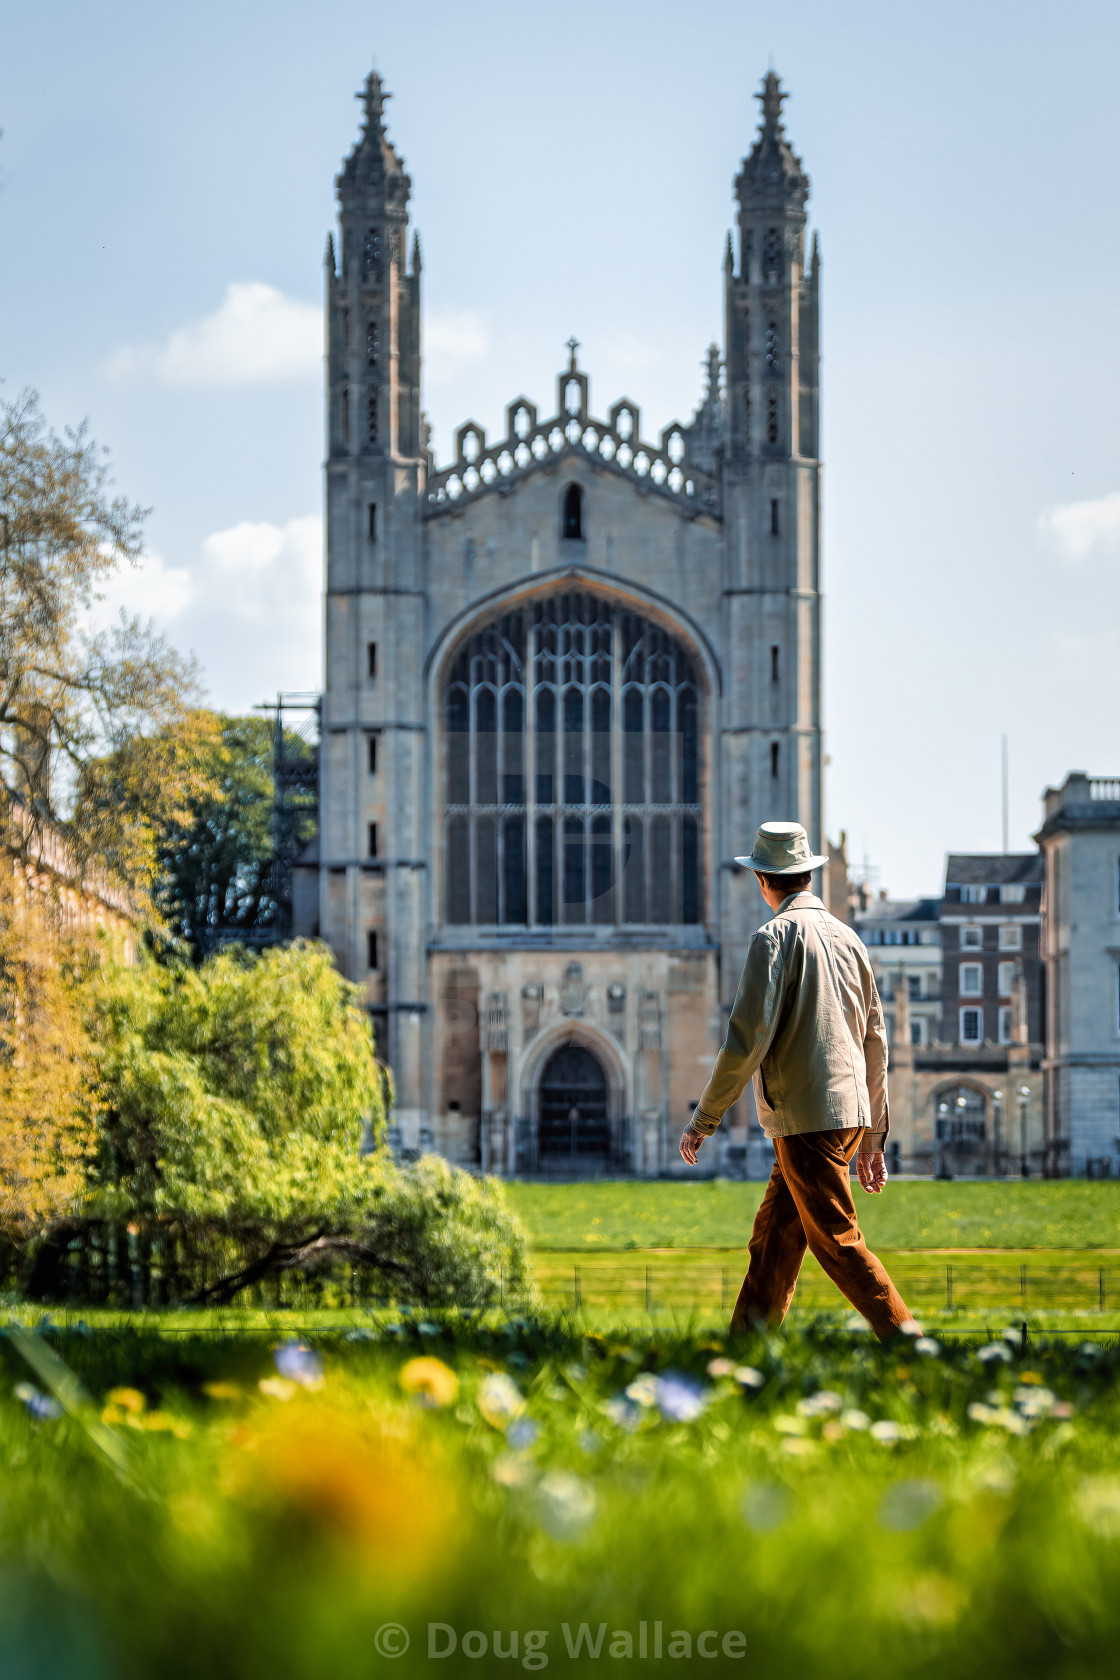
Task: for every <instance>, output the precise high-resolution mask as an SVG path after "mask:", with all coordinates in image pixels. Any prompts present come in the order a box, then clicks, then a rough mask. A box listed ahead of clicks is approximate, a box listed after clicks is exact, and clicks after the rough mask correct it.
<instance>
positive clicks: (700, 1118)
mask: <svg viewBox="0 0 1120 1680" xmlns="http://www.w3.org/2000/svg"><path fill="white" fill-rule="evenodd" d="M688 1124H689V1127H690V1128H691V1130H692V1131H694V1132H695V1133H696V1134H697V1136H698V1137H711V1135H712V1133H713V1132H714V1131H715V1130H716V1128H717V1127H718V1125H719V1119H718V1118H717V1117H716V1116H715V1115H712V1114H704V1113H703V1112H702V1111H701V1110H700V1109H699V1108H694V1109H693V1111H692V1119H691V1120H690V1121H689V1123H688Z"/></svg>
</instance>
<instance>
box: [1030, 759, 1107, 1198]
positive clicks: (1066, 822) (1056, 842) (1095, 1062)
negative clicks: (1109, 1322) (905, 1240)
mask: <svg viewBox="0 0 1120 1680" xmlns="http://www.w3.org/2000/svg"><path fill="white" fill-rule="evenodd" d="M1043 799H1044V821H1043V824H1042V827H1041V829H1040V830H1039V832H1038V834H1037V836H1036V838H1037V840H1038V842H1039V845H1040V846H1041V847H1042V851H1043V855H1044V857H1045V865H1046V901H1045V902H1046V917H1045V923H1044V926H1045V961H1046V973H1047V977H1048V997H1049V1008H1048V1011H1047V1031H1046V1060H1045V1064H1044V1065H1045V1069H1046V1149H1047V1169H1048V1171H1049V1172H1051V1173H1054V1174H1066V1173H1074V1174H1082V1173H1089V1174H1093V1175H1102V1176H1103V1175H1108V1176H1111V1174H1112V1173H1114V1172H1115V1171H1116V1170H1117V1158H1118V1152H1120V1144H1118V1134H1120V778H1117V777H1110V778H1096V777H1089V776H1086V775H1085V773H1084V772H1083V771H1080V770H1075V771H1071V772H1070V774H1069V775H1068V776H1067V777H1066V779H1065V781H1064V782H1063V784H1062V786H1061V787H1060V788H1047V790H1046V793H1045V794H1044V796H1043Z"/></svg>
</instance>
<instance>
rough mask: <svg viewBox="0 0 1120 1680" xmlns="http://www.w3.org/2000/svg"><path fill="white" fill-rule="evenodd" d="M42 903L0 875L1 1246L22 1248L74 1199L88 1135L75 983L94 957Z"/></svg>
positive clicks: (11, 877)
mask: <svg viewBox="0 0 1120 1680" xmlns="http://www.w3.org/2000/svg"><path fill="white" fill-rule="evenodd" d="M51 909H52V905H51V902H50V901H49V900H44V901H42V902H37V901H36V898H35V896H34V895H33V894H32V893H31V892H30V891H28V890H20V889H19V886H18V879H17V877H16V876H15V874H14V873H13V871H12V870H11V869H9V868H3V869H0V1241H2V1242H3V1243H4V1244H5V1245H7V1246H10V1245H12V1244H18V1243H20V1242H21V1241H25V1240H26V1239H27V1237H28V1236H29V1235H30V1234H31V1233H32V1232H34V1231H35V1230H37V1229H39V1228H41V1227H42V1226H43V1225H45V1224H46V1223H48V1222H49V1221H50V1220H52V1219H56V1218H58V1217H59V1216H60V1215H61V1214H62V1213H64V1212H65V1211H66V1210H67V1209H68V1208H69V1207H70V1206H72V1204H73V1202H74V1200H75V1198H76V1197H77V1196H78V1195H79V1193H80V1192H81V1189H82V1186H83V1183H84V1180H85V1170H86V1165H87V1161H88V1159H89V1158H90V1156H91V1154H92V1151H93V1148H94V1139H95V1132H94V1127H93V1123H92V1117H91V1116H90V1115H89V1113H88V1110H87V1109H86V1107H85V1105H84V1103H83V1095H84V1092H85V1089H86V1087H87V1082H88V1079H89V1076H90V1073H91V1071H92V1063H91V1057H90V1043H89V1039H88V1037H87V1035H86V1033H85V1030H84V1023H83V1020H82V1006H81V996H80V993H81V982H82V980H83V978H84V977H86V976H87V975H88V973H89V970H90V966H91V963H92V962H93V961H95V960H96V959H95V955H94V953H93V952H92V949H91V947H90V945H89V943H88V942H87V941H85V940H83V939H82V938H80V937H73V936H63V935H61V934H60V933H59V932H58V931H57V930H54V929H52V928H51V927H50V926H49V923H48V919H47V918H48V917H49V914H50V911H51Z"/></svg>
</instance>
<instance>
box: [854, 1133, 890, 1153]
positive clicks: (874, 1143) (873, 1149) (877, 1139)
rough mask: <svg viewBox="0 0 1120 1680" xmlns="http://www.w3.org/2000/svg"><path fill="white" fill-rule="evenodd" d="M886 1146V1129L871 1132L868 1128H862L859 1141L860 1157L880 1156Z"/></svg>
mask: <svg viewBox="0 0 1120 1680" xmlns="http://www.w3.org/2000/svg"><path fill="white" fill-rule="evenodd" d="M886 1146H887V1133H886V1128H885V1127H884V1129H883V1130H882V1131H881V1132H873V1131H872V1130H871V1127H870V1126H865V1127H864V1128H863V1136H862V1137H861V1138H860V1140H859V1153H860V1154H861V1155H881V1154H882V1153H883V1151H884V1150H885V1148H886Z"/></svg>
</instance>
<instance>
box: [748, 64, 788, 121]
mask: <svg viewBox="0 0 1120 1680" xmlns="http://www.w3.org/2000/svg"><path fill="white" fill-rule="evenodd" d="M788 97H789V96H788V95H787V94H785V93H783V92H782V84H781V81H780V80H779V78H778V77H777V76H776V75H775V73H774V71H773V70H768V71H767V72H766V75H765V77H764V78H763V83H762V92H761V93H756V94H755V98H756V99H757V100H758V101H759V103H760V104H761V106H762V122H763V126H764V127H765V128H777V129H778V130H779V131H780V130H781V124H782V103H783V101H784V100H785V99H787V98H788Z"/></svg>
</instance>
